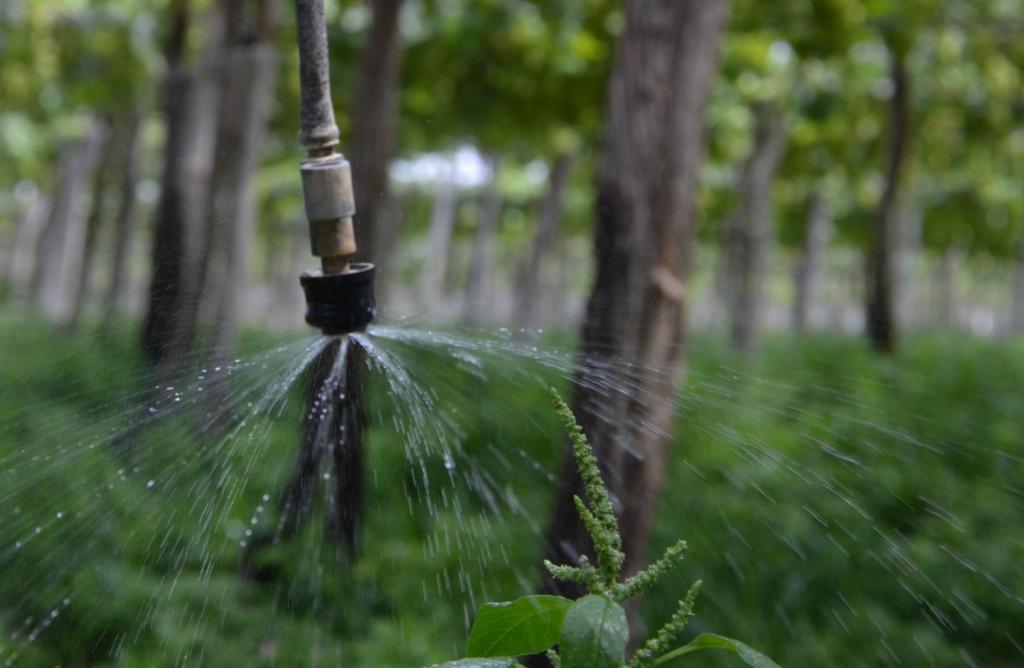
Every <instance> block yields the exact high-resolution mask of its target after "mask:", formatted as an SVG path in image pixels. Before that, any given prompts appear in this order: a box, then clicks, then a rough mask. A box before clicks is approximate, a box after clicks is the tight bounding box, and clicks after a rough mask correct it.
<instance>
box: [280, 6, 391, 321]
mask: <svg viewBox="0 0 1024 668" xmlns="http://www.w3.org/2000/svg"><path fill="white" fill-rule="evenodd" d="M295 19H296V25H297V28H298V38H299V78H300V84H301V89H302V95H301V100H300V117H301V130H300V132H299V142H300V143H301V144H302V147H303V148H305V149H306V151H307V153H308V156H309V157H308V158H306V159H305V160H303V161H302V163H301V165H300V166H299V171H300V173H301V174H302V198H303V201H304V203H305V208H306V219H307V220H308V221H309V241H310V250H311V251H312V253H313V255H314V256H316V257H319V258H320V263H321V271H318V272H306V273H304V274H303V275H302V276H301V277H300V279H299V281H300V283H301V284H302V290H303V292H304V293H305V296H306V322H307V323H309V324H310V325H312V326H313V327H316V328H318V329H320V330H321V331H322V332H323V333H324V334H332V335H333V334H347V333H349V332H354V331H359V330H362V329H365V328H366V326H367V325H368V324H370V322H371V321H372V320H373V319H374V317H375V316H376V315H377V305H376V303H375V301H374V297H373V276H374V268H373V265H372V264H367V263H362V264H350V263H349V258H350V257H351V256H352V255H353V254H354V253H355V252H356V235H355V228H354V226H353V223H352V217H353V216H354V215H355V213H356V204H355V195H354V193H353V191H352V168H351V167H350V165H349V163H348V161H347V160H346V159H345V157H344V156H343V155H341V154H340V153H337V152H336V151H335V146H337V144H338V138H339V133H338V125H337V123H335V121H334V108H333V105H332V103H331V87H330V70H329V66H328V59H327V26H326V23H325V22H324V6H323V0H295Z"/></svg>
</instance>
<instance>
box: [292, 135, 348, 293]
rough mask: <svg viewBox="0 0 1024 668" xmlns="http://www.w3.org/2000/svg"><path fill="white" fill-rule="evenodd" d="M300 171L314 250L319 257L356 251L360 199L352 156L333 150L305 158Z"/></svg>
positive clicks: (333, 256)
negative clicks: (354, 187) (354, 223)
mask: <svg viewBox="0 0 1024 668" xmlns="http://www.w3.org/2000/svg"><path fill="white" fill-rule="evenodd" d="M300 171H301V173H302V197H303V200H304V201H305V205H306V219H307V220H308V221H309V240H310V250H311V251H312V253H313V255H315V256H317V257H319V258H328V259H332V258H337V257H346V258H347V257H348V256H350V255H352V254H353V253H355V252H356V234H355V229H354V228H353V227H352V216H354V215H355V213H356V203H355V196H354V195H353V194H352V170H351V168H350V167H349V164H348V160H345V158H344V156H341V155H338V154H337V153H333V152H332V153H331V154H329V155H327V156H324V157H320V158H309V159H307V160H303V161H302V165H301V166H300ZM324 273H328V272H327V271H325V272H324ZM331 273H336V272H331Z"/></svg>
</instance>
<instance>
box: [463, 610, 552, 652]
mask: <svg viewBox="0 0 1024 668" xmlns="http://www.w3.org/2000/svg"><path fill="white" fill-rule="evenodd" d="M570 606H572V601H570V600H569V599H567V598H562V597H561V596H527V597H525V598H520V599H518V600H515V601H512V602H510V603H485V604H484V605H483V607H482V608H480V612H478V613H477V615H476V621H474V622H473V630H472V632H470V634H469V651H468V652H467V654H469V655H470V656H519V655H521V654H536V653H537V652H543V651H544V650H546V649H548V648H549V647H552V646H554V645H555V644H556V643H557V642H558V634H559V632H560V631H561V629H562V621H563V620H564V619H565V614H566V613H567V612H568V611H569V607H570Z"/></svg>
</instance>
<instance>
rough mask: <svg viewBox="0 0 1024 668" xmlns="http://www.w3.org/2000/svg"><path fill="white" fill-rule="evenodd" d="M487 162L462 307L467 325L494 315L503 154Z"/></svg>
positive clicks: (495, 155)
mask: <svg viewBox="0 0 1024 668" xmlns="http://www.w3.org/2000/svg"><path fill="white" fill-rule="evenodd" d="M487 163H488V166H489V168H490V171H491V177H490V180H489V181H488V184H487V188H486V189H485V190H484V194H483V201H482V202H481V203H480V219H479V221H478V223H477V228H476V236H475V237H474V238H473V254H472V256H471V257H470V259H469V276H468V278H467V280H466V301H465V303H464V304H463V311H462V320H463V322H464V323H466V324H467V325H475V324H479V323H480V322H481V321H485V320H487V318H488V317H489V316H490V315H491V314H490V313H489V312H488V309H487V305H488V303H489V300H490V299H491V297H492V294H491V286H492V281H493V277H494V259H495V258H494V253H495V248H494V244H495V241H496V239H497V234H498V225H499V223H500V222H501V207H502V204H503V202H502V197H501V190H500V188H499V187H498V170H499V169H500V158H499V156H498V155H497V154H491V155H489V156H488V157H487Z"/></svg>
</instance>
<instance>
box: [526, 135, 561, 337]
mask: <svg viewBox="0 0 1024 668" xmlns="http://www.w3.org/2000/svg"><path fill="white" fill-rule="evenodd" d="M573 162H574V156H573V155H571V154H569V153H560V154H558V155H557V156H556V157H555V159H554V161H553V162H552V163H551V173H550V175H549V177H548V191H547V194H545V195H544V200H543V201H542V202H541V205H540V212H539V213H538V216H537V228H536V230H535V232H534V234H533V241H532V242H531V244H530V250H529V254H528V255H527V256H526V258H524V260H523V263H522V266H521V268H520V270H519V280H518V286H517V290H516V311H515V318H514V322H515V324H516V326H517V327H519V328H522V329H526V330H532V329H535V328H536V327H537V326H538V322H539V320H540V303H539V301H540V298H541V292H542V291H543V289H544V286H545V285H546V281H545V280H544V279H545V276H544V270H545V266H546V263H545V260H546V259H547V258H549V257H550V256H551V253H552V251H554V250H555V248H554V246H555V243H556V241H557V239H558V227H559V223H560V222H561V220H562V211H563V209H564V207H565V193H566V191H567V190H568V187H569V177H570V176H571V174H572V165H573Z"/></svg>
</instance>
